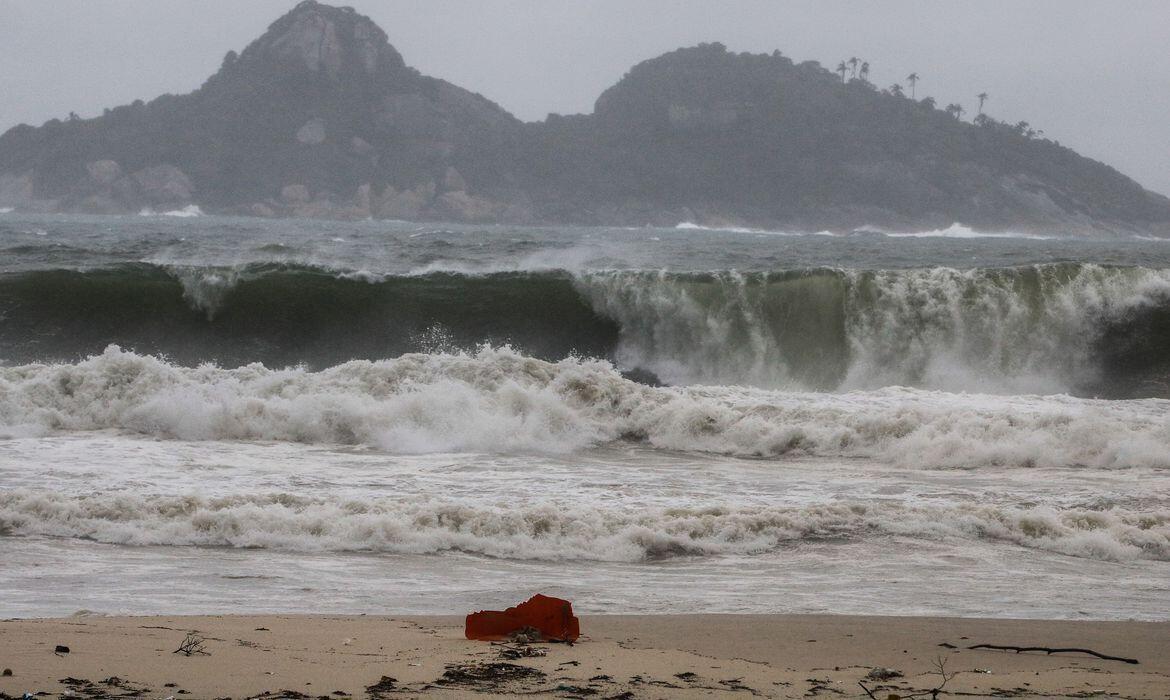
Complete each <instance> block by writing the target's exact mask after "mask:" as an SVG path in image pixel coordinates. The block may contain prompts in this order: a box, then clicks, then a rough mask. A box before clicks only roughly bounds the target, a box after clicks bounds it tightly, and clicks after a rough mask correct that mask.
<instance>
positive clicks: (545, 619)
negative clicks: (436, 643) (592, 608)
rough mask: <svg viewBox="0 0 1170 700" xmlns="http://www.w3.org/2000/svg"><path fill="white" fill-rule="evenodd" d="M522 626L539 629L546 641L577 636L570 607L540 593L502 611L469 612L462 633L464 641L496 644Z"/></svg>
mask: <svg viewBox="0 0 1170 700" xmlns="http://www.w3.org/2000/svg"><path fill="white" fill-rule="evenodd" d="M525 627H532V628H534V629H537V630H539V631H540V634H541V635H542V636H543V638H544V640H545V641H550V642H554V641H555V642H575V641H577V637H580V636H581V625H580V623H579V622H578V621H577V618H576V617H574V616H573V604H572V603H570V602H569V601H567V600H561V599H560V598H551V597H549V596H546V595H541V594H540V593H537V594H536V595H534V596H532V597H531V598H529V599H528V600H526V601H524V602H523V603H521V604H519V605H517V606H516V607H514V608H508V609H507V610H504V611H503V612H501V611H499V610H481V611H479V612H476V613H471V614H470V615H468V616H467V625H466V627H465V628H464V634H465V635H466V636H467V638H468V639H478V640H481V641H485V642H499V641H504V640H506V639H508V635H510V634H511V633H513V632H517V631H520V630H522V629H524V628H525Z"/></svg>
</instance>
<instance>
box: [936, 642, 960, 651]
mask: <svg viewBox="0 0 1170 700" xmlns="http://www.w3.org/2000/svg"><path fill="white" fill-rule="evenodd" d="M939 646H940V647H942V648H943V649H958V648H959V647H957V646H955V645H954V644H951V643H950V642H943V643H942V644H939Z"/></svg>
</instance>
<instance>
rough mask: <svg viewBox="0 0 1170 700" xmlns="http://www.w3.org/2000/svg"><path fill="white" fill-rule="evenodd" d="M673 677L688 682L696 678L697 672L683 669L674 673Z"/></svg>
mask: <svg viewBox="0 0 1170 700" xmlns="http://www.w3.org/2000/svg"><path fill="white" fill-rule="evenodd" d="M674 677H675V678H677V679H679V680H682V681H687V682H690V681H694V680H696V679H698V677H699V674H697V673H691V672H690V671H683V672H682V673H676V674H674Z"/></svg>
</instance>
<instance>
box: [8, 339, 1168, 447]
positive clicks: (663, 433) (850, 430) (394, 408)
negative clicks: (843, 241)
mask: <svg viewBox="0 0 1170 700" xmlns="http://www.w3.org/2000/svg"><path fill="white" fill-rule="evenodd" d="M111 429H112V430H123V431H132V432H136V433H141V434H145V435H151V436H157V437H162V438H178V439H185V440H237V439H239V440H276V441H293V442H302V443H323V444H357V445H369V446H373V447H375V448H378V449H382V450H387V451H393V452H400V453H422V452H445V451H490V452H504V453H506V452H510V451H536V452H548V451H564V452H571V451H574V450H579V449H584V448H588V447H591V446H596V445H602V444H606V443H610V442H614V441H630V442H635V443H641V444H644V445H647V446H649V447H652V448H658V449H666V450H688V451H698V452H709V453H718V454H727V455H738V456H749V457H751V456H765V457H772V456H779V455H813V456H821V457H837V458H854V457H863V458H868V459H876V460H882V461H886V462H889V463H893V464H897V465H903V466H910V467H923V468H936V467H961V468H971V467H981V466H987V465H1003V466H1023V467H1030V466H1039V467H1049V466H1058V467H1065V466H1085V467H1093V468H1127V467H1159V468H1165V467H1170V401H1167V400H1163V399H1145V400H1130V401H1121V402H1118V401H1104V400H1091V399H1077V398H1073V397H1069V396H1053V397H1038V396H1017V397H998V396H988V395H960V394H947V393H943V392H935V391H924V390H917V389H907V388H887V389H881V390H877V391H866V392H849V393H842V394H815V393H806V392H783V391H769V390H761V389H751V388H740V387H721V386H696V387H673V388H672V387H651V386H646V385H644V384H639V383H635V382H633V381H630V380H628V379H626V378H624V377H623V376H622V375H621V374H620V373H618V372H617V371H616V370H615V369H614V368H613V366H612V365H610V364H609V363H608V362H605V361H600V360H581V359H566V360H562V361H559V362H555V363H553V362H545V361H542V360H538V359H534V358H531V357H527V356H524V355H522V354H520V353H518V352H516V351H514V350H512V349H510V348H488V347H485V348H482V349H481V350H479V351H478V352H475V353H463V352H452V353H430V354H409V355H405V356H403V357H400V358H396V359H393V360H382V361H376V362H370V361H352V362H348V363H345V364H342V365H338V366H336V367H332V368H329V369H326V370H323V371H310V370H307V369H303V368H291V369H283V370H274V369H267V368H265V367H263V366H262V365H259V364H254V365H249V366H246V367H241V368H238V369H221V368H218V367H215V366H211V365H204V366H200V367H196V368H188V367H182V366H178V365H175V364H170V363H168V362H165V361H163V360H160V359H157V358H153V357H148V356H142V355H137V354H134V353H130V352H125V351H122V350H119V349H117V348H110V349H108V350H106V352H104V353H103V354H101V355H98V356H95V357H92V358H90V359H87V360H85V361H82V362H80V363H77V364H50V365H25V366H20V367H9V368H0V434H3V435H6V436H12V437H19V436H40V435H47V434H52V433H54V432H57V431H79V430H111Z"/></svg>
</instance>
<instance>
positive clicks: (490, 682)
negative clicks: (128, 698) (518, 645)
mask: <svg viewBox="0 0 1170 700" xmlns="http://www.w3.org/2000/svg"><path fill="white" fill-rule="evenodd" d="M544 679H545V674H544V672H543V671H539V670H537V669H535V668H530V667H528V666H521V665H519V664H510V663H504V662H495V663H487V664H483V663H478V664H477V663H470V664H451V665H449V666H447V670H446V671H444V672H443V676H442V677H441V678H439V679H438V680H436V681H435V684H436V685H459V686H467V687H478V688H486V689H489V690H490V689H494V688H497V687H499V686H500V685H503V684H505V683H511V682H514V681H543V680H544Z"/></svg>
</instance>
